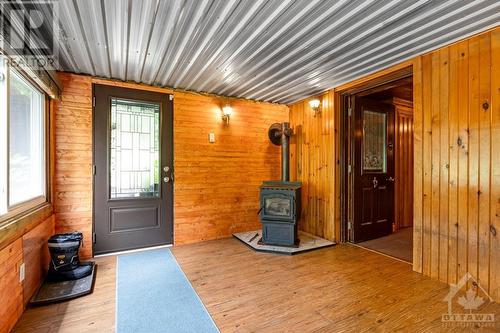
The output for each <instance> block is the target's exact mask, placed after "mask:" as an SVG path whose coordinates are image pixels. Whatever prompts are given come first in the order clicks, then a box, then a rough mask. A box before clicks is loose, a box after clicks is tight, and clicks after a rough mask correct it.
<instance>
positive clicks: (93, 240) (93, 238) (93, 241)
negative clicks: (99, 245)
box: [92, 232, 97, 244]
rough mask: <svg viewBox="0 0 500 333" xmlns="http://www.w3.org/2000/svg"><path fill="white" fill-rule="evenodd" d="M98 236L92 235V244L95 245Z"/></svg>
mask: <svg viewBox="0 0 500 333" xmlns="http://www.w3.org/2000/svg"><path fill="white" fill-rule="evenodd" d="M96 238H97V237H96V235H95V232H93V233H92V243H93V244H95V241H96Z"/></svg>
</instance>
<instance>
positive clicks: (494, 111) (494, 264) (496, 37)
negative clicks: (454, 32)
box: [484, 29, 500, 301]
mask: <svg viewBox="0 0 500 333" xmlns="http://www.w3.org/2000/svg"><path fill="white" fill-rule="evenodd" d="M490 79H491V118H490V119H491V137H490V158H491V163H490V168H491V169H490V175H491V178H490V193H489V201H490V220H489V223H490V226H489V229H490V230H489V241H490V242H489V243H490V244H489V248H490V252H489V258H490V260H489V262H490V266H489V280H490V291H491V293H492V294H493V297H495V299H496V300H497V301H499V300H500V153H499V152H498V146H499V143H500V29H497V30H495V31H493V32H492V33H491V77H490ZM484 196H485V197H487V196H488V193H484ZM484 223H485V224H486V222H484Z"/></svg>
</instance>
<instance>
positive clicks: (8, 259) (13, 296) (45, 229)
mask: <svg viewBox="0 0 500 333" xmlns="http://www.w3.org/2000/svg"><path fill="white" fill-rule="evenodd" d="M52 234H54V215H51V216H50V217H49V218H47V219H45V220H43V221H41V222H40V223H39V224H38V225H37V226H36V227H34V228H33V229H31V230H30V231H28V232H27V233H25V234H24V235H23V236H22V237H19V238H17V239H16V240H15V241H13V242H12V243H10V244H9V245H7V246H6V247H4V248H3V249H2V250H0V304H1V305H2V306H0V332H1V333H4V332H9V331H10V330H11V329H12V328H13V327H14V325H15V324H16V322H17V320H18V319H19V318H20V317H21V315H22V313H23V311H24V307H25V306H26V304H27V303H28V301H29V300H30V298H31V296H32V295H33V294H34V292H35V291H36V290H37V288H38V287H39V286H40V283H41V281H42V278H43V276H44V275H45V273H46V272H47V269H48V267H49V266H48V264H49V260H50V257H49V253H48V247H47V240H48V238H49V237H50V236H51V235H52ZM23 262H24V264H25V279H24V281H23V282H19V271H20V267H21V264H22V263H23Z"/></svg>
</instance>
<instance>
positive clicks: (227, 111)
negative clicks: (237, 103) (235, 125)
mask: <svg viewBox="0 0 500 333" xmlns="http://www.w3.org/2000/svg"><path fill="white" fill-rule="evenodd" d="M232 114H233V108H232V107H231V106H230V105H229V104H226V105H224V106H223V107H222V120H223V121H224V122H226V124H229V119H230V118H231V115H232Z"/></svg>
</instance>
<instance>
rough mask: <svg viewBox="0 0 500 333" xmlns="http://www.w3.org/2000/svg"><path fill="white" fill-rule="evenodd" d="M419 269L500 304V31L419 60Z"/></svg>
mask: <svg viewBox="0 0 500 333" xmlns="http://www.w3.org/2000/svg"><path fill="white" fill-rule="evenodd" d="M414 73H415V74H414V96H415V99H414V105H415V113H414V122H415V164H414V165H415V202H414V209H415V212H414V222H415V232H414V235H415V237H414V238H415V240H414V269H415V270H416V271H419V272H422V273H423V274H425V275H428V276H431V277H433V278H436V279H439V280H441V281H443V282H447V283H456V282H457V280H458V279H460V278H461V277H462V276H463V275H464V274H465V273H466V272H469V273H471V274H472V275H473V276H475V277H476V278H477V279H479V283H480V284H481V286H482V287H483V288H485V289H487V290H489V292H490V294H491V295H492V297H494V298H495V299H496V300H500V154H499V152H498V148H499V147H500V29H496V30H494V31H492V32H487V33H484V34H481V35H479V36H476V37H473V38H470V39H467V40H464V41H462V42H459V43H456V44H453V45H451V46H449V47H445V48H442V49H440V50H437V51H435V52H432V53H430V54H426V55H424V56H422V57H420V58H418V59H416V60H415V65H414Z"/></svg>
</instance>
